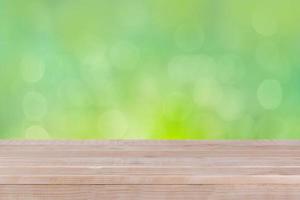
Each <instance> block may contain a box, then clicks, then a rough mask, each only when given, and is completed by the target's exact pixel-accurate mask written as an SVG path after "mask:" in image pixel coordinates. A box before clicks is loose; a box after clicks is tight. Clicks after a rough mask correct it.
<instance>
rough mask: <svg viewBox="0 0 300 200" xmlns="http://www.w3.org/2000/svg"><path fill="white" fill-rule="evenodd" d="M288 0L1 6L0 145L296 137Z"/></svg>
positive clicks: (89, 0) (296, 40)
mask: <svg viewBox="0 0 300 200" xmlns="http://www.w3.org/2000/svg"><path fill="white" fill-rule="evenodd" d="M299 7H300V2H299V1H298V0H251V1H245V0H27V1H24V0H0V138H3V139H4V138H11V139H256V138H257V139H261V138H265V139H268V138H274V139H278V138H281V139H282V138H284V139H292V138H300V137H299V136H300V106H299V105H300V56H299V55H300V25H299V20H300V12H299Z"/></svg>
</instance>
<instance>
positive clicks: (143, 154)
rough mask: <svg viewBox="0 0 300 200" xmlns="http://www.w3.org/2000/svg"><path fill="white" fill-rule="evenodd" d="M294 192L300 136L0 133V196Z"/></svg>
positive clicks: (299, 177) (299, 179)
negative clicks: (76, 137)
mask: <svg viewBox="0 0 300 200" xmlns="http://www.w3.org/2000/svg"><path fill="white" fill-rule="evenodd" d="M184 198H189V199H241V198H244V199H300V141H280V142H279V141H248V142H246V141H101V142H98V141H97V142H96V141H78V142H76V141H72V142H66V141H39V142H37V141H1V142H0V199H1V200H2V199H5V200H6V199H25V200H27V199H28V200H31V199H62V200H64V199H75V200H76V199H92V200H93V199H184Z"/></svg>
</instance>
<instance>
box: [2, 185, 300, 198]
mask: <svg viewBox="0 0 300 200" xmlns="http://www.w3.org/2000/svg"><path fill="white" fill-rule="evenodd" d="M299 197H300V186H299V185H260V186H257V185H1V186H0V200H37V199H42V200H53V199H55V200H86V199H89V200H98V199H101V200H102V199H109V200H112V199H118V200H140V199H143V200H153V199H155V200H179V199H189V200H199V199H203V200H206V199H207V200H212V199H213V200H240V199H244V200H253V199H255V200H265V199H272V200H283V199H289V200H298V199H299Z"/></svg>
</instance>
